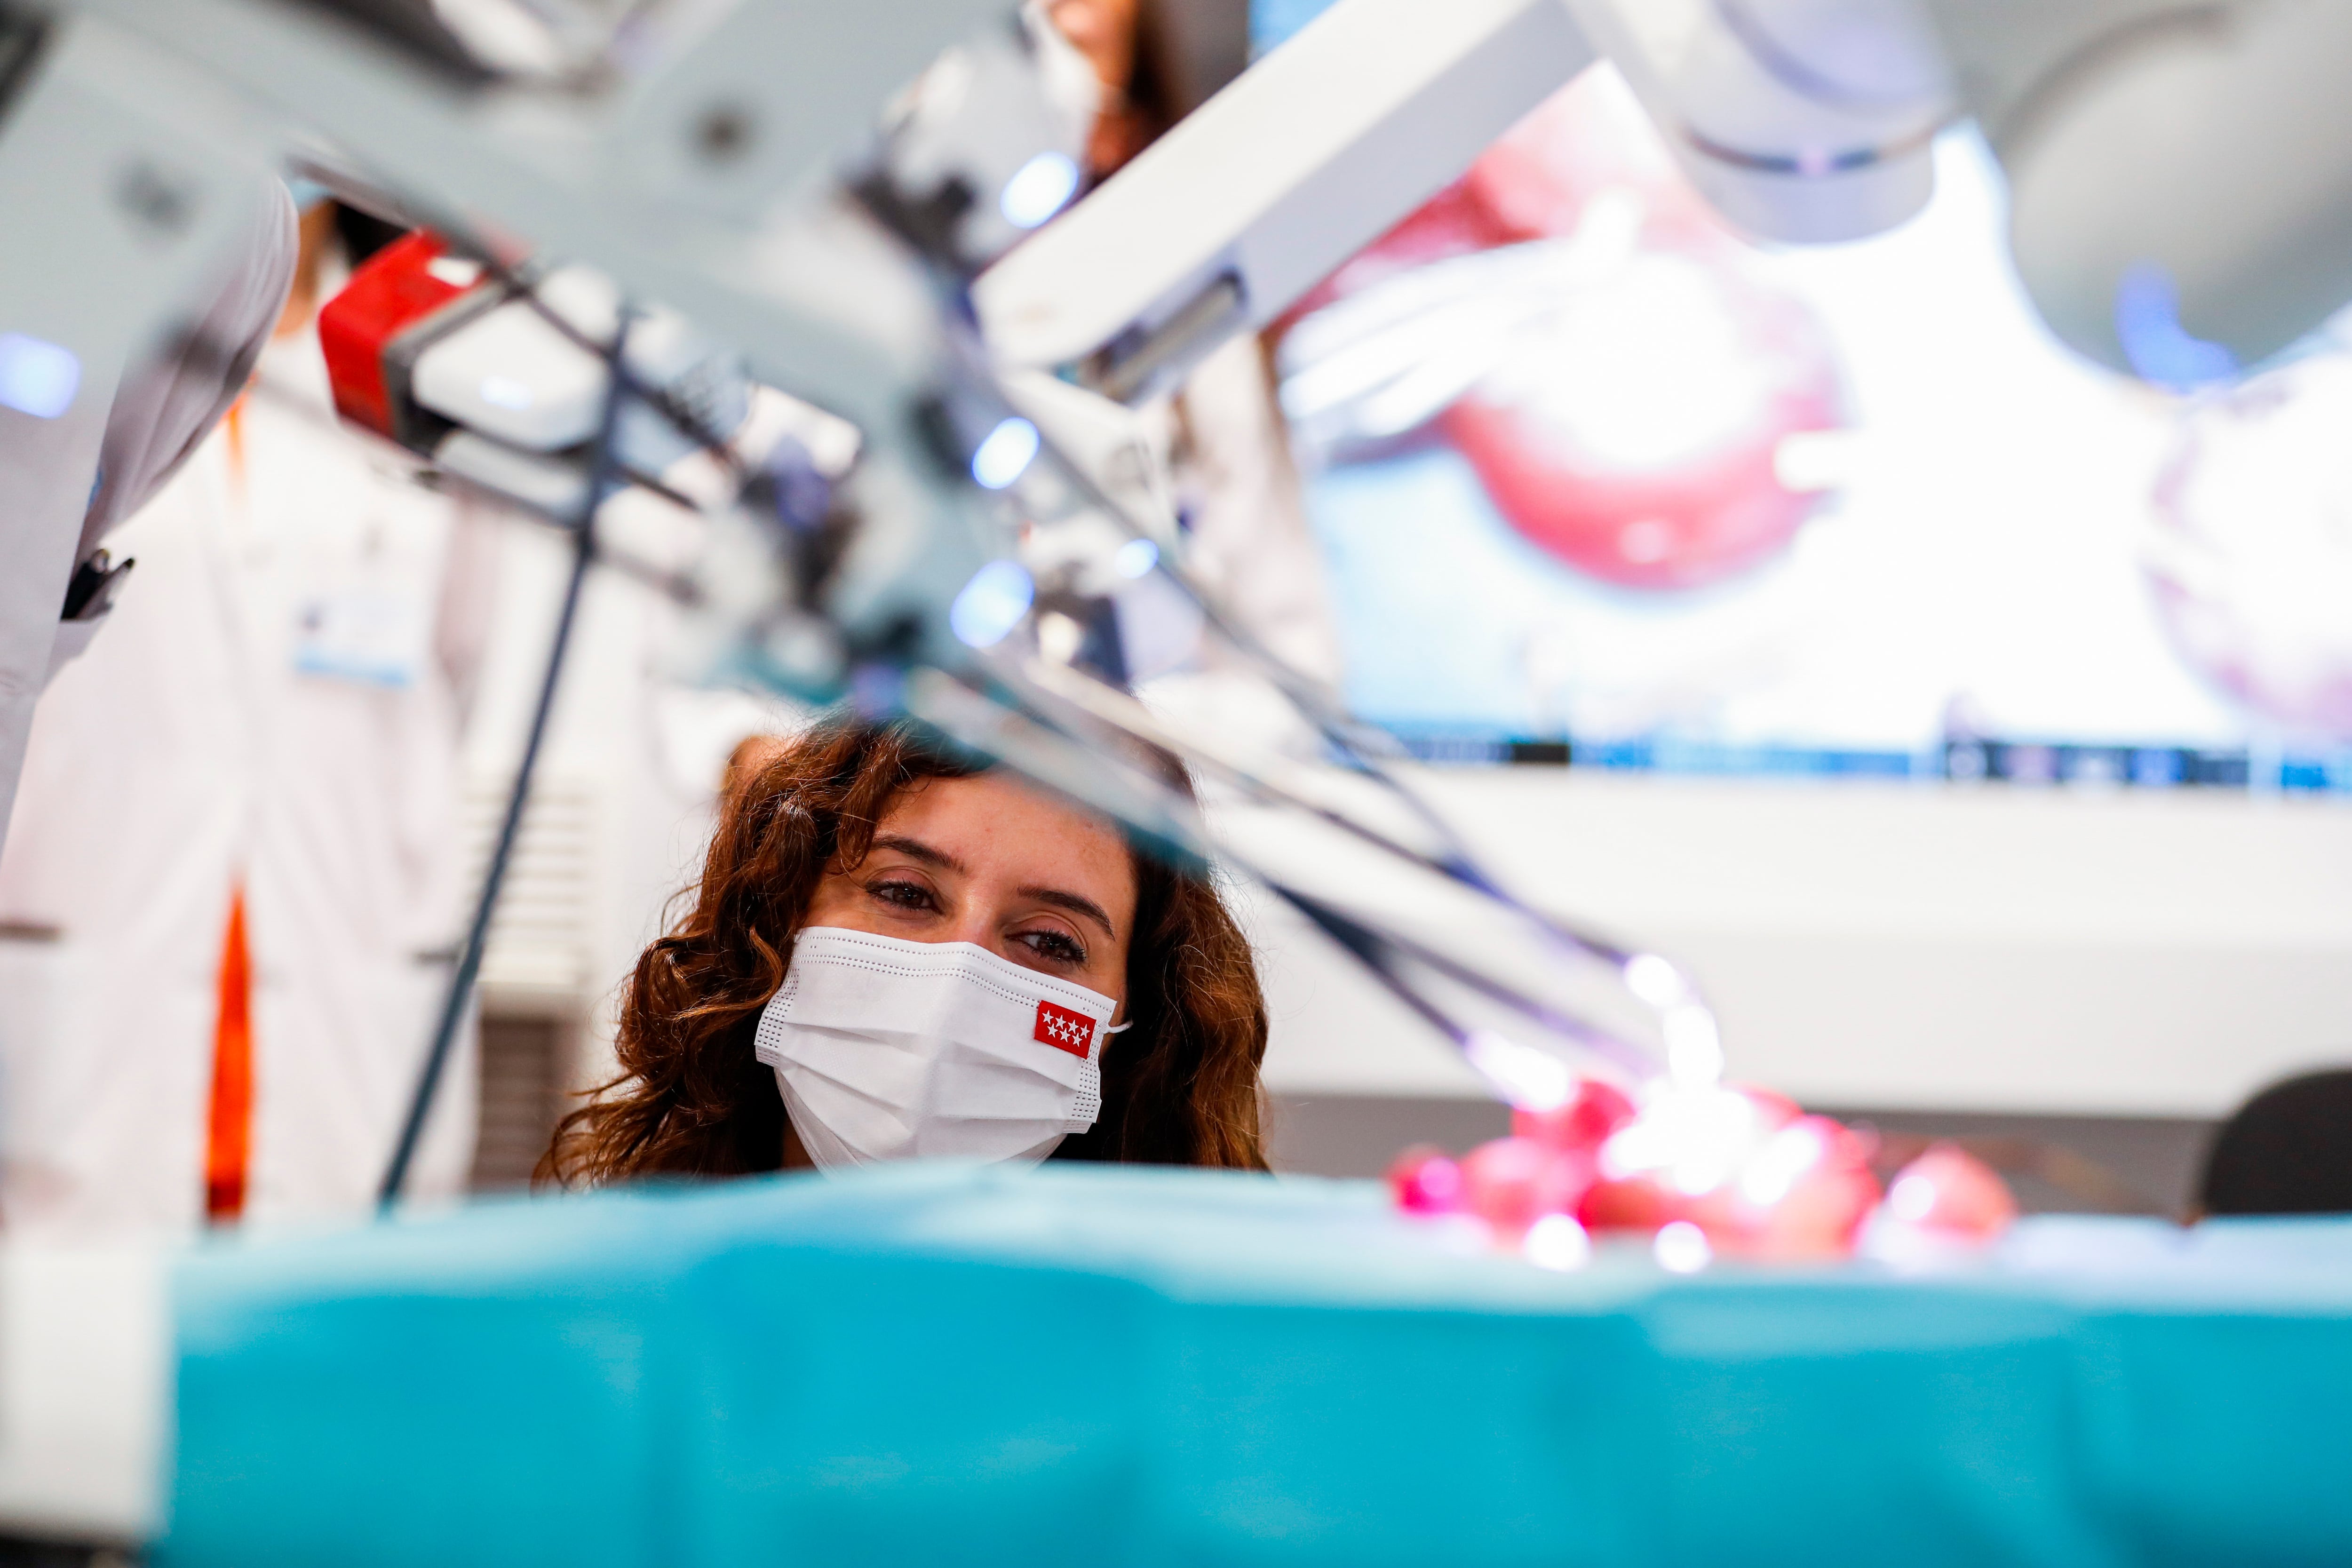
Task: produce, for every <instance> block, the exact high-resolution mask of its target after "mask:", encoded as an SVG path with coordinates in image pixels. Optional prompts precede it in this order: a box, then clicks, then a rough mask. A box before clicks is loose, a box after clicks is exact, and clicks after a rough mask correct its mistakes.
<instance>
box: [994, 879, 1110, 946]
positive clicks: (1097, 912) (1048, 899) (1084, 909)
mask: <svg viewBox="0 0 2352 1568" xmlns="http://www.w3.org/2000/svg"><path fill="white" fill-rule="evenodd" d="M1014 890H1015V891H1016V892H1018V893H1019V894H1020V895H1021V896H1022V897H1023V898H1024V899H1034V900H1037V901H1038V902H1039V903H1041V904H1051V905H1053V906H1054V907H1055V909H1062V910H1069V911H1070V912H1071V913H1072V914H1074V915H1084V916H1086V917H1087V919H1088V920H1090V921H1094V922H1095V924H1097V925H1098V926H1100V927H1102V930H1103V935H1105V936H1107V937H1108V938H1110V939H1111V940H1112V941H1113V942H1117V941H1118V932H1117V931H1113V930H1111V927H1110V916H1108V915H1107V914H1105V913H1103V907H1102V906H1101V905H1100V904H1098V903H1097V902H1095V901H1094V900H1092V899H1088V898H1081V897H1080V896H1079V895H1077V894H1076V893H1066V892H1064V891H1063V890H1062V889H1059V888H1019V889H1014Z"/></svg>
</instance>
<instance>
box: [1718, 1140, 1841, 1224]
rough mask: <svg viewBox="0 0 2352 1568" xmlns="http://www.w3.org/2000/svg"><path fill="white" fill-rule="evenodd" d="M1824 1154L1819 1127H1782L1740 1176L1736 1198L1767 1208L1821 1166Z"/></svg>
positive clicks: (1767, 1141) (1823, 1144) (1785, 1195)
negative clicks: (1814, 1168) (1802, 1177)
mask: <svg viewBox="0 0 2352 1568" xmlns="http://www.w3.org/2000/svg"><path fill="white" fill-rule="evenodd" d="M1825 1152H1828V1145H1827V1144H1826V1143H1824V1142H1822V1130H1821V1129H1820V1128H1819V1127H1809V1126H1806V1125H1805V1124H1803V1123H1801V1122H1800V1123H1797V1124H1795V1125H1792V1126H1789V1127H1783V1128H1782V1129H1780V1131H1778V1132H1775V1133H1774V1134H1772V1136H1771V1137H1769V1138H1768V1139H1766V1140H1765V1141H1764V1147H1762V1148H1761V1149H1759V1150H1758V1151H1757V1152H1756V1157H1755V1158H1754V1159H1752V1160H1750V1161H1748V1168H1747V1169H1746V1170H1745V1171H1742V1172H1741V1173H1739V1195H1740V1196H1741V1197H1743V1198H1745V1199H1747V1200H1748V1202H1749V1203H1751V1204H1754V1205H1756V1206H1757V1207H1759V1208H1769V1207H1770V1206H1771V1205H1774V1204H1777V1203H1779V1202H1780V1200H1781V1199H1782V1198H1785V1197H1787V1196H1788V1195H1789V1192H1790V1188H1792V1187H1794V1186H1795V1185H1796V1184H1797V1178H1798V1177H1800V1176H1801V1175H1803V1174H1804V1173H1806V1172H1808V1171H1810V1170H1811V1169H1812V1168H1813V1167H1814V1166H1815V1165H1818V1164H1820V1163H1821V1162H1822V1154H1824V1153H1825Z"/></svg>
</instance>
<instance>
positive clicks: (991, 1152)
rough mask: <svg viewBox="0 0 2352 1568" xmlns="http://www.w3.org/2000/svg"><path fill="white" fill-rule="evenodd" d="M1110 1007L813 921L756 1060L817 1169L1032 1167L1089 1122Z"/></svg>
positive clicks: (927, 948) (938, 946)
mask: <svg viewBox="0 0 2352 1568" xmlns="http://www.w3.org/2000/svg"><path fill="white" fill-rule="evenodd" d="M1117 1006H1118V1004H1116V1003H1114V1002H1113V1001H1112V1000H1111V999H1110V998H1109V997H1108V996H1105V995H1102V994H1099V993H1097V992H1094V991H1089V990H1087V988H1086V987H1085V986H1083V985H1073V984H1070V983H1069V982H1068V981H1066V980H1056V979H1055V978H1053V977H1052V976H1051V975H1046V974H1039V973H1036V972H1035V971H1034V970H1029V969H1024V968H1022V967H1021V966H1020V965H1019V964H1017V963H1012V962H1010V961H1008V960H1006V959H1002V958H999V957H997V956H996V954H994V953H992V952H989V951H988V950H987V949H986V948H983V947H978V946H975V945H973V944H972V943H971V942H901V941H899V940H898V938H896V937H887V936H873V935H870V934H868V933H867V932H865V931H843V930H840V929H838V928H835V927H832V926H813V927H811V928H809V929H808V930H806V931H802V932H801V933H800V936H799V938H798V939H797V940H796V941H795V942H793V962H792V966H791V967H790V968H789V969H787V970H786V971H785V972H784V983H783V984H782V987H781V988H779V989H778V990H777V992H776V994H775V995H774V996H773V997H772V998H771V999H770V1000H769V1002H768V1005H767V1009H766V1010H765V1011H764V1012H762V1013H761V1015H760V1028H759V1033H758V1035H757V1037H756V1041H757V1044H756V1049H757V1051H758V1054H759V1058H760V1059H761V1061H763V1062H765V1063H767V1064H768V1065H769V1066H770V1067H772V1068H775V1069H776V1084H777V1087H778V1088H779V1089H782V1092H783V1097H784V1106H785V1109H786V1110H788V1111H790V1112H791V1114H792V1119H793V1130H794V1131H797V1132H798V1133H799V1134H800V1138H801V1146H802V1147H803V1148H804V1149H806V1150H807V1151H808V1152H809V1158H811V1159H813V1160H814V1161H815V1162H816V1163H818V1164H819V1165H820V1166H823V1167H824V1168H825V1169H827V1170H833V1169H836V1168H838V1167H840V1166H844V1165H863V1164H871V1163H875V1162H877V1161H881V1160H911V1159H958V1160H1042V1159H1044V1158H1045V1156H1046V1155H1048V1154H1050V1153H1052V1152H1054V1147H1055V1144H1057V1143H1059V1142H1061V1141H1062V1139H1063V1138H1064V1137H1065V1136H1066V1135H1067V1134H1069V1133H1072V1132H1083V1131H1086V1130H1087V1128H1089V1127H1092V1126H1093V1125H1094V1124H1095V1118H1096V1117H1097V1115H1099V1114H1100V1113H1101V1110H1102V1047H1103V1041H1104V1039H1105V1037H1106V1036H1108V1034H1109V1033H1110V1029H1109V1025H1110V1018H1111V1014H1112V1013H1113V1012H1114V1011H1115V1010H1116V1008H1117ZM1121 1027H1125V1026H1124V1025H1122V1026H1121Z"/></svg>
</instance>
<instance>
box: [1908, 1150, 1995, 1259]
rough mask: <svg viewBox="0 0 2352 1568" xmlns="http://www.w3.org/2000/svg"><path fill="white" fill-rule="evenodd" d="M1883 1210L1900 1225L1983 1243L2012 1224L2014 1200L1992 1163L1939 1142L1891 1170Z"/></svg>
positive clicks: (1992, 1238) (1993, 1238)
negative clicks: (1893, 1171) (1893, 1170)
mask: <svg viewBox="0 0 2352 1568" xmlns="http://www.w3.org/2000/svg"><path fill="white" fill-rule="evenodd" d="M1886 1212H1887V1214H1888V1215H1890V1216H1891V1217H1892V1218H1894V1219H1895V1220H1896V1221H1899V1222H1900V1223H1902V1224H1904V1225H1908V1226H1918V1227H1919V1228H1921V1229H1923V1230H1928V1231H1933V1232H1936V1233H1937V1234H1938V1235H1940V1236H1943V1237H1950V1238H1953V1239H1958V1240H1965V1241H1973V1242H1986V1241H1992V1240H1995V1239H1997V1238H1998V1237H2000V1234H2001V1233H2002V1232H2003V1231H2006V1230H2007V1229H2008V1228H2009V1227H2010V1226H2011V1225H2012V1224H2014V1223H2015V1222H2016V1219H2017V1199H2016V1198H2015V1197H2014V1196H2013V1195H2012V1194H2011V1192H2010V1190H2009V1184H2008V1183H2006V1182H2004V1181H2002V1180H2001V1179H2000V1173H1998V1172H1996V1171H1995V1170H1994V1169H1993V1168H1992V1167H1991V1166H1990V1165H1988V1164H1986V1163H1984V1162H1983V1161H1982V1160H1979V1159H1978V1158H1977V1157H1976V1156H1975V1155H1973V1154H1971V1153H1969V1152H1968V1151H1967V1150H1965V1149H1963V1148H1961V1147H1959V1146H1958V1144H1956V1143H1937V1144H1934V1145H1932V1146H1931V1147H1930V1148H1929V1149H1928V1150H1927V1152H1926V1153H1924V1154H1922V1155H1920V1156H1919V1157H1918V1158H1917V1159H1916V1160H1914V1161H1912V1162H1911V1163H1909V1164H1907V1165H1906V1166H1904V1167H1903V1169H1902V1170H1901V1171H1899V1172H1897V1173H1895V1180H1894V1182H1893V1183H1892V1184H1890V1185H1889V1186H1888V1187H1887V1189H1886Z"/></svg>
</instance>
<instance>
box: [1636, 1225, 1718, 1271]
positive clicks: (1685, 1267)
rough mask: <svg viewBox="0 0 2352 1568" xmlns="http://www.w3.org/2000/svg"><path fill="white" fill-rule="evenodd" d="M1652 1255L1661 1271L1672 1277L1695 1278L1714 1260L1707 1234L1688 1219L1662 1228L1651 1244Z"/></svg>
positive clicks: (1713, 1250)
mask: <svg viewBox="0 0 2352 1568" xmlns="http://www.w3.org/2000/svg"><path fill="white" fill-rule="evenodd" d="M1650 1252H1651V1255H1652V1256H1653V1257H1654V1258H1657V1260H1658V1267H1659V1268H1663V1269H1664V1270H1665V1271H1666V1272H1667V1273H1669V1274H1696V1273H1697V1272H1698V1271H1699V1270H1700V1269H1702V1268H1706V1266H1707V1265H1708V1264H1709V1263H1710V1262H1712V1261H1714V1259H1715V1248H1714V1247H1710V1246H1708V1245H1707V1240H1706V1232H1705V1231H1703V1230H1701V1229H1699V1227H1698V1226H1695V1225H1693V1224H1691V1222H1690V1221H1688V1220H1686V1219H1678V1220H1676V1221H1675V1222H1674V1223H1673V1224H1672V1225H1669V1226H1661V1227H1660V1228H1659V1231H1658V1237H1657V1239H1656V1240H1655V1241H1654V1242H1652V1243H1651V1244H1650Z"/></svg>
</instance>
